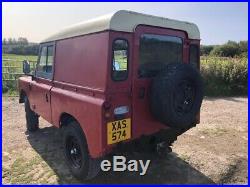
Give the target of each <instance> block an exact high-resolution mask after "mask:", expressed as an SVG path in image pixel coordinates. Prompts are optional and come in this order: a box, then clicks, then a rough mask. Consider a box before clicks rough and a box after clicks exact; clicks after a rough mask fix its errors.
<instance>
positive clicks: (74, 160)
mask: <svg viewBox="0 0 250 187" xmlns="http://www.w3.org/2000/svg"><path fill="white" fill-rule="evenodd" d="M66 149H67V150H66V151H67V156H68V158H69V161H70V163H71V165H73V167H75V168H80V167H81V166H82V153H81V149H80V146H79V144H78V141H77V139H76V138H74V137H69V138H68V140H67V143H66Z"/></svg>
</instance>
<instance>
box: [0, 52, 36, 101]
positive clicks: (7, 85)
mask: <svg viewBox="0 0 250 187" xmlns="http://www.w3.org/2000/svg"><path fill="white" fill-rule="evenodd" d="M6 59H7V61H6ZM23 60H28V61H30V62H31V63H30V65H31V69H32V68H33V67H34V66H35V63H36V60H37V56H23V55H14V54H2V87H3V88H2V93H3V94H4V95H5V96H6V95H9V96H15V95H17V81H16V80H17V79H18V78H19V77H20V76H22V73H23V70H22V67H23V66H22V62H23Z"/></svg>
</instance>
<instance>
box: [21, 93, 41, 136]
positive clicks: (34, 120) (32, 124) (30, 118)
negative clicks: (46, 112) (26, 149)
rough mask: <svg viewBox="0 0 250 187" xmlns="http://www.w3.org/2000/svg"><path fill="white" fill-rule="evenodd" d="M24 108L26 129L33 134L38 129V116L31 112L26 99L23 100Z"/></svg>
mask: <svg viewBox="0 0 250 187" xmlns="http://www.w3.org/2000/svg"><path fill="white" fill-rule="evenodd" d="M24 107H25V113H26V128H27V130H28V131H30V132H34V131H36V130H37V129H38V127H39V119H38V115H37V114H36V113H35V112H34V111H32V110H31V108H30V103H29V100H28V97H25V98H24Z"/></svg>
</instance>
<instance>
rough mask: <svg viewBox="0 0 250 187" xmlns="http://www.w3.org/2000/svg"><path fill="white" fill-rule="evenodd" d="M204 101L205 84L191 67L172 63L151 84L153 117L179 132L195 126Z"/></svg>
mask: <svg viewBox="0 0 250 187" xmlns="http://www.w3.org/2000/svg"><path fill="white" fill-rule="evenodd" d="M202 99H203V83H202V78H201V75H200V73H199V71H198V70H196V69H195V68H193V67H192V66H191V65H189V64H169V65H168V66H167V67H166V68H165V69H164V70H163V71H161V72H160V73H159V74H158V75H157V76H156V77H155V78H154V79H153V82H152V85H151V95H150V104H151V106H150V107H151V111H152V114H153V116H154V117H155V118H156V119H158V120H159V121H161V122H162V123H164V124H166V125H168V126H170V127H172V128H178V129H188V128H190V127H192V126H193V125H194V124H195V121H196V115H197V113H198V112H199V111H200V107H201V103H202Z"/></svg>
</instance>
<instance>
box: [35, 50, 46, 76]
mask: <svg viewBox="0 0 250 187" xmlns="http://www.w3.org/2000/svg"><path fill="white" fill-rule="evenodd" d="M46 61H47V47H42V49H41V53H40V59H39V62H38V64H37V71H39V72H46Z"/></svg>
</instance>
